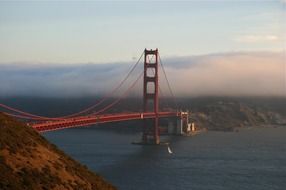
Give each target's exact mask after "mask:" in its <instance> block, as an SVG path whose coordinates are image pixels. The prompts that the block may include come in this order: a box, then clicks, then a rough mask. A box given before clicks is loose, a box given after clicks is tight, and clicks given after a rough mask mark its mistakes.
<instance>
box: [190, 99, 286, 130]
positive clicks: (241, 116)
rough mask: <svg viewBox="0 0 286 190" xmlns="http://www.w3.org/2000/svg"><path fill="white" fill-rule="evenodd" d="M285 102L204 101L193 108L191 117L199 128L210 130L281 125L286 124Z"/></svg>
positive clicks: (247, 100) (194, 104) (195, 104)
mask: <svg viewBox="0 0 286 190" xmlns="http://www.w3.org/2000/svg"><path fill="white" fill-rule="evenodd" d="M285 103H286V102H285V100H279V101H277V100H275V101H274V100H271V101H269V100H268V101H266V99H264V101H262V100H255V101H254V100H252V101H250V100H249V99H243V100H233V99H227V98H225V99H223V98H220V99H213V100H212V101H210V100H208V101H206V100H202V101H201V102H198V101H197V102H195V103H193V105H192V106H191V108H192V109H191V110H192V114H191V117H192V119H193V120H194V121H196V122H197V124H198V126H199V127H204V128H207V129H209V130H226V131H228V130H233V129H234V128H236V127H245V126H260V125H280V124H285V123H286V119H285V118H286V117H285V110H286V107H284V108H283V106H284V105H285Z"/></svg>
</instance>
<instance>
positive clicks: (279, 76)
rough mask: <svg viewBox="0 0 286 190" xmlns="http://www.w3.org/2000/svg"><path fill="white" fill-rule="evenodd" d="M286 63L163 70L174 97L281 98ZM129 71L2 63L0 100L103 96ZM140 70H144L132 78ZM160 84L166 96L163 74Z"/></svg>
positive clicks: (233, 61)
mask: <svg viewBox="0 0 286 190" xmlns="http://www.w3.org/2000/svg"><path fill="white" fill-rule="evenodd" d="M285 58H286V57H285V53H278V52H276V53H274V52H241V53H221V54H211V55H203V56H188V57H172V58H165V59H163V64H164V65H165V70H166V73H167V75H168V79H169V82H170V84H171V86H172V89H173V91H174V94H175V95H176V96H209V95H215V96H285V92H286V90H285V79H286V76H285V72H286V71H285V69H286V68H285V67H286V66H285V64H286V63H285V61H286V60H285ZM131 66H132V64H131V63H110V64H73V65H63V64H43V63H42V64H29V63H25V64H23V63H13V64H12V63H9V64H8V63H6V64H5V63H2V64H0V96H20V95H25V96H47V97H51V96H52V97H57V96H61V97H71V96H93V95H102V94H105V93H107V92H109V91H110V90H111V89H112V88H114V87H115V86H116V85H118V84H119V83H120V81H121V80H122V79H123V78H124V76H125V75H126V74H127V72H128V71H129V70H130V67H131ZM141 70H142V64H141V65H140V66H139V67H138V68H137V69H136V70H135V72H134V73H135V74H136V76H138V74H140V72H141ZM136 76H134V75H133V76H132V77H131V78H132V79H131V80H129V81H127V83H128V84H130V83H131V81H132V80H135V78H136ZM160 79H161V82H162V85H161V88H162V91H164V92H165V91H166V89H167V86H166V82H165V81H164V80H163V73H162V72H160ZM127 86H128V85H127ZM125 89H126V87H125ZM136 91H137V93H136V92H132V93H133V94H141V92H142V83H139V84H138V85H137V89H136ZM115 95H117V94H115Z"/></svg>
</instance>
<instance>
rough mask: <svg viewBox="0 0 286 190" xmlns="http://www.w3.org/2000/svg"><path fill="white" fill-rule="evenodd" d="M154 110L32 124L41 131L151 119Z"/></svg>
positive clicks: (175, 115)
mask: <svg viewBox="0 0 286 190" xmlns="http://www.w3.org/2000/svg"><path fill="white" fill-rule="evenodd" d="M177 116H179V113H178V112H159V113H158V117H159V118H163V117H177ZM155 117H156V114H155V113H154V112H145V113H124V114H122V113H121V114H110V115H95V116H83V117H76V118H69V119H65V120H59V121H48V122H44V123H35V124H31V126H32V127H33V128H34V129H36V130H37V131H39V132H45V131H53V130H60V129H64V128H72V127H83V126H88V125H93V124H97V123H108V122H115V121H127V120H139V119H151V118H155Z"/></svg>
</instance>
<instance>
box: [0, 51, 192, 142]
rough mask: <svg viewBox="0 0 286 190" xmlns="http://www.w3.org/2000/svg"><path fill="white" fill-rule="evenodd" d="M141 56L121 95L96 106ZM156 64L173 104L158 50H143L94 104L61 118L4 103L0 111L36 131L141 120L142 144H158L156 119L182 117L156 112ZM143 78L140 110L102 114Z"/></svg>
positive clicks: (129, 73) (115, 90) (105, 98)
mask: <svg viewBox="0 0 286 190" xmlns="http://www.w3.org/2000/svg"><path fill="white" fill-rule="evenodd" d="M143 56H144V70H143V72H141V73H140V74H139V76H138V77H137V78H136V79H135V80H134V82H133V83H132V84H131V85H130V86H129V88H127V90H125V91H124V93H122V95H121V96H119V97H117V98H116V99H115V100H113V101H112V102H110V103H109V104H108V105H106V106H104V107H103V108H101V109H99V110H98V109H96V108H97V107H98V106H99V105H101V104H102V103H103V102H106V100H107V99H108V98H110V96H112V95H114V94H115V93H117V91H118V90H119V89H120V88H121V87H122V86H123V84H124V83H125V82H126V81H127V79H128V78H129V77H130V75H131V73H132V72H133V71H134V70H135V68H136V67H137V65H138V64H139V63H140V61H141V59H142V57H143ZM159 66H160V68H161V70H162V72H163V74H164V77H165V79H166V83H167V87H168V89H169V91H170V93H171V96H172V99H173V101H174V103H175V104H176V100H175V97H174V95H173V92H172V89H171V87H170V84H169V81H168V78H167V75H166V72H165V70H164V67H163V64H162V61H161V58H160V55H159V52H158V49H156V50H152V49H151V50H147V49H145V50H144V52H143V53H142V54H141V56H140V58H139V59H138V61H137V62H136V64H135V65H134V66H133V67H132V68H131V70H130V71H129V72H128V74H127V75H126V77H125V78H124V79H123V80H122V81H121V82H120V84H119V85H118V86H116V88H114V89H113V90H112V91H111V92H110V93H109V94H107V95H106V96H104V97H103V98H102V99H101V100H100V101H98V102H97V103H96V104H94V105H91V106H89V107H88V108H86V109H83V110H81V111H79V112H76V113H73V114H70V115H66V116H62V117H46V116H40V115H36V114H32V113H28V112H25V111H22V110H19V109H16V108H13V107H10V106H8V105H5V104H1V103H0V108H1V110H2V111H3V112H4V113H5V114H7V115H10V116H13V117H16V118H20V119H23V120H25V121H26V122H27V123H29V124H28V125H30V126H31V127H33V128H34V129H36V130H37V131H39V132H45V131H53V130H60V129H65V128H72V127H82V126H89V125H93V124H97V123H107V122H118V121H128V120H142V121H143V123H144V126H143V136H142V143H144V144H159V143H160V134H159V133H160V131H159V118H168V117H177V118H178V119H181V120H184V119H186V116H184V114H183V113H182V112H177V111H176V110H172V111H159V91H160V93H162V92H161V88H160V85H159ZM142 77H143V108H142V110H143V111H141V112H137V113H113V114H106V111H107V110H109V109H110V108H112V107H114V106H115V105H117V104H118V103H119V102H121V101H122V100H123V99H124V98H125V97H126V96H127V95H128V93H129V92H130V91H131V89H133V88H134V86H135V85H136V84H137V83H138V81H139V80H140V79H141V78H142ZM169 110H170V109H169Z"/></svg>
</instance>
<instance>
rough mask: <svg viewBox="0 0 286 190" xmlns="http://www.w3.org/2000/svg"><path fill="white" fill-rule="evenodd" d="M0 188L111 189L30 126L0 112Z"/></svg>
mask: <svg viewBox="0 0 286 190" xmlns="http://www.w3.org/2000/svg"><path fill="white" fill-rule="evenodd" d="M95 161H96V158H95ZM0 189H1V190H6V189H7V190H8V189H9V190H12V189H13V190H18V189H19V190H26V189H27V190H31V189H37V190H38V189H47V190H50V189H59V190H60V189H87V190H88V189H103V190H105V189H106V190H111V189H115V188H114V187H113V186H112V185H111V184H109V183H107V182H106V181H104V179H103V178H102V177H100V176H99V175H97V174H94V173H92V172H91V171H89V170H88V169H87V168H86V167H85V166H83V165H81V164H79V163H78V162H76V161H75V160H73V159H72V158H70V157H69V156H67V155H66V154H65V153H64V152H62V151H60V150H59V149H58V148H57V147H56V146H54V145H52V144H50V143H49V142H48V141H47V140H45V139H44V138H43V137H42V136H41V135H39V134H38V133H37V132H36V131H34V130H33V129H31V128H30V127H27V126H26V125H24V124H22V123H21V122H18V121H16V120H14V119H12V118H10V117H8V116H6V115H4V114H2V113H0Z"/></svg>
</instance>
